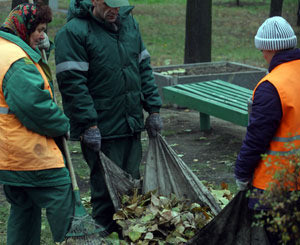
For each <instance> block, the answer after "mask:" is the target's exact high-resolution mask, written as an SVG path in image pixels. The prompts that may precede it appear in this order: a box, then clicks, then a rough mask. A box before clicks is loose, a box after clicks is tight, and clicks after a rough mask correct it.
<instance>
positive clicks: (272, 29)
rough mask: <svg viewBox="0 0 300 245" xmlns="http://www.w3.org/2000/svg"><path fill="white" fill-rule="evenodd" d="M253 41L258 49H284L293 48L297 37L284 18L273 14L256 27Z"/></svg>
mask: <svg viewBox="0 0 300 245" xmlns="http://www.w3.org/2000/svg"><path fill="white" fill-rule="evenodd" d="M254 43H255V47H256V48H257V49H260V50H284V49H290V48H295V47H296V45H297V37H296V35H295V33H294V30H293V28H292V27H291V25H290V24H289V23H288V22H287V21H286V20H285V19H284V18H282V17H281V16H274V17H271V18H268V19H266V20H265V22H264V23H263V24H262V25H261V26H260V27H259V28H258V30H257V33H256V36H255V38H254Z"/></svg>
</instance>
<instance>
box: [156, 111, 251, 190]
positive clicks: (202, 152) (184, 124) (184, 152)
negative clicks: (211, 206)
mask: <svg viewBox="0 0 300 245" xmlns="http://www.w3.org/2000/svg"><path fill="white" fill-rule="evenodd" d="M160 114H161V116H162V119H163V122H164V130H163V135H165V139H166V141H167V142H168V144H169V145H170V146H171V147H172V148H173V149H174V150H175V151H176V152H177V153H178V154H180V156H182V159H183V161H184V162H185V163H186V164H187V165H188V166H189V167H190V168H191V169H192V170H193V171H194V172H195V174H196V175H197V176H198V177H199V179H200V180H205V181H208V182H209V183H212V184H215V185H217V186H219V185H220V184H221V183H222V182H225V183H227V184H228V185H229V186H230V188H231V189H233V190H234V189H235V179H234V174H233V166H234V163H235V159H236V157H237V154H238V152H239V150H240V147H241V144H242V141H243V138H244V136H245V133H246V127H241V126H238V125H235V124H232V123H230V122H226V121H223V120H220V119H218V118H215V117H211V130H210V131H209V132H201V131H200V128H199V127H200V118H199V113H198V112H196V111H191V110H188V109H176V108H162V110H161V113H160Z"/></svg>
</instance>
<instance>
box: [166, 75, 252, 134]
mask: <svg viewBox="0 0 300 245" xmlns="http://www.w3.org/2000/svg"><path fill="white" fill-rule="evenodd" d="M163 93H164V98H165V100H166V101H168V102H171V103H174V104H178V105H180V106H184V107H187V108H190V109H193V110H197V111H199V112H200V128H201V129H208V128H209V127H210V121H209V115H211V116H214V117H218V118H220V119H223V120H226V121H229V122H232V123H235V124H237V125H241V126H247V124H248V99H249V98H251V96H252V91H251V90H249V89H247V88H243V87H241V86H238V85H235V84H231V83H228V82H224V81H221V80H213V81H206V82H199V83H189V84H177V85H175V86H167V87H163ZM202 124H203V125H202ZM204 124H205V125H204Z"/></svg>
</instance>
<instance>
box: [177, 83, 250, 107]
mask: <svg viewBox="0 0 300 245" xmlns="http://www.w3.org/2000/svg"><path fill="white" fill-rule="evenodd" d="M175 88H176V89H178V91H185V92H187V93H190V94H193V95H195V96H199V97H201V100H211V101H212V103H213V102H220V103H224V104H227V105H229V106H232V107H234V108H239V109H241V110H247V104H245V103H239V102H238V100H234V99H228V97H226V96H214V95H210V94H208V93H207V91H200V90H198V91H195V89H193V88H191V87H189V86H185V87H178V86H175ZM221 105H222V104H220V106H221Z"/></svg>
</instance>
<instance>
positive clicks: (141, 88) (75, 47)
mask: <svg viewBox="0 0 300 245" xmlns="http://www.w3.org/2000/svg"><path fill="white" fill-rule="evenodd" d="M73 2H76V1H73ZM132 9H133V7H121V8H120V11H119V17H118V22H119V23H120V24H119V28H118V30H114V29H113V25H111V24H109V23H105V22H104V21H101V20H99V19H97V18H95V17H94V15H93V14H92V5H91V4H90V3H88V2H87V1H86V2H85V1H80V2H79V3H78V5H76V3H75V4H74V5H72V2H71V7H70V10H69V21H68V22H67V23H66V25H64V26H63V27H62V29H61V30H60V31H59V32H58V33H57V35H56V37H55V46H56V52H55V61H56V77H57V81H58V84H59V88H60V92H61V94H62V98H63V106H64V112H65V113H66V115H67V116H68V117H69V118H70V124H71V139H72V140H78V139H79V137H80V135H81V134H82V133H83V132H84V130H85V129H87V128H89V127H90V126H93V125H98V127H99V129H100V132H101V135H102V138H103V139H112V138H120V137H126V136H131V135H133V134H134V133H137V132H141V131H142V130H144V118H143V109H144V110H145V111H147V112H148V113H152V112H159V109H160V107H161V99H160V97H159V95H158V90H157V86H156V84H155V82H154V77H153V74H152V68H151V66H150V55H149V53H148V51H147V50H146V48H145V46H144V44H143V42H142V39H141V35H140V31H139V27H138V24H137V22H136V21H135V19H134V18H133V17H132V15H131V10H132Z"/></svg>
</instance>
